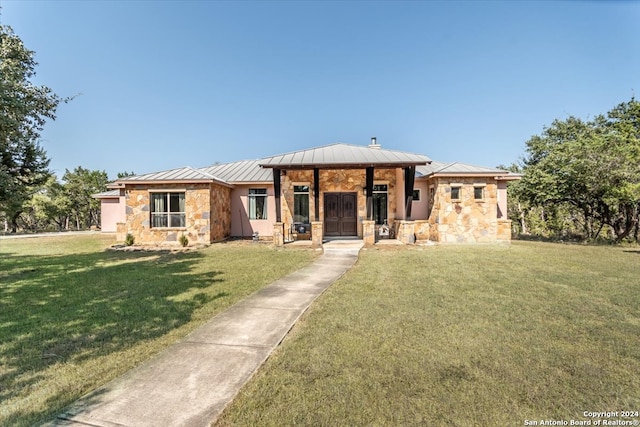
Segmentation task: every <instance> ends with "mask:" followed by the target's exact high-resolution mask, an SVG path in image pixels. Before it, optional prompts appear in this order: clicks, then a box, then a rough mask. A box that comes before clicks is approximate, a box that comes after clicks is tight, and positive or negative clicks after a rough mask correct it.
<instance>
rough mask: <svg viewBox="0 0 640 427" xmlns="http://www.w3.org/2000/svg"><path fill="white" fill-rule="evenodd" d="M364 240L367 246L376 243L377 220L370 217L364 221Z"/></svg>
mask: <svg viewBox="0 0 640 427" xmlns="http://www.w3.org/2000/svg"><path fill="white" fill-rule="evenodd" d="M362 241H363V243H364V244H365V245H367V246H371V245H373V244H375V243H376V223H375V221H372V220H369V219H366V220H364V221H362Z"/></svg>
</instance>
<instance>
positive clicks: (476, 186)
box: [473, 184, 486, 202]
mask: <svg viewBox="0 0 640 427" xmlns="http://www.w3.org/2000/svg"><path fill="white" fill-rule="evenodd" d="M485 188H486V185H485V184H474V185H473V200H475V201H476V202H484V199H485ZM478 190H480V197H477V196H478V194H477V193H476V191H478Z"/></svg>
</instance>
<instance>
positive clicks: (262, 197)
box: [249, 188, 267, 219]
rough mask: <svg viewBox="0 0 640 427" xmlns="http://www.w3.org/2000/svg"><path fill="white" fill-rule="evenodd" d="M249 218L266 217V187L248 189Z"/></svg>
mask: <svg viewBox="0 0 640 427" xmlns="http://www.w3.org/2000/svg"><path fill="white" fill-rule="evenodd" d="M249 219H267V189H266V188H250V189H249Z"/></svg>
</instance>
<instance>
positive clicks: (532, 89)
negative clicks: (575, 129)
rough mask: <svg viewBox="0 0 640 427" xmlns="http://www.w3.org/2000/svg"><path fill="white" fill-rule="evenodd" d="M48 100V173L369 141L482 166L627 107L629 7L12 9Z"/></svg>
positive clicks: (358, 4)
mask: <svg viewBox="0 0 640 427" xmlns="http://www.w3.org/2000/svg"><path fill="white" fill-rule="evenodd" d="M0 6H1V7H2V9H1V11H0V12H1V22H2V24H5V25H10V26H11V27H13V29H14V31H15V32H16V34H17V35H18V36H19V37H20V38H21V39H22V40H23V41H24V42H25V44H26V46H27V47H28V48H29V49H31V50H34V51H35V52H36V60H37V61H38V62H39V66H38V68H37V73H38V74H37V76H36V82H37V83H38V84H45V85H47V86H49V87H51V88H52V89H53V90H54V91H55V92H56V93H58V94H59V95H61V96H73V95H76V94H78V93H81V94H82V95H80V96H78V97H77V98H75V99H74V100H73V101H72V102H70V103H68V104H64V105H61V106H60V107H59V109H58V118H57V120H56V121H55V122H49V123H48V124H47V125H46V128H45V131H44V133H43V141H42V145H43V146H44V148H45V149H46V150H47V152H48V154H49V156H50V157H51V159H52V160H51V168H52V169H53V170H54V171H55V172H56V173H58V175H59V176H61V175H62V174H63V173H64V170H65V168H68V169H73V168H74V167H76V166H83V167H85V168H89V169H99V170H106V171H107V173H108V174H109V176H110V177H115V175H116V173H117V172H120V171H125V170H127V171H135V172H136V173H144V172H151V171H159V170H164V169H171V168H174V167H182V166H193V167H201V166H207V165H210V164H213V163H214V162H223V163H224V162H229V161H235V160H246V159H256V158H261V157H266V156H269V155H274V154H279V153H284V152H289V151H294V150H297V149H304V148H309V147H315V146H321V145H327V144H331V143H335V142H346V143H351V144H363V145H364V144H368V143H369V139H370V137H372V136H376V137H377V138H378V142H379V143H381V144H382V146H383V147H384V148H389V149H396V150H403V151H409V152H417V153H421V154H426V155H428V156H429V157H431V158H432V159H434V160H439V161H461V162H465V163H471V164H477V165H482V166H496V165H498V164H509V163H511V162H514V161H517V160H518V159H519V158H520V157H521V156H522V155H523V154H524V147H525V141H527V140H528V139H529V138H530V137H531V136H532V135H534V134H540V133H541V132H542V130H543V128H544V126H547V125H550V124H551V122H552V121H553V120H554V119H556V118H559V119H565V118H567V117H568V116H570V115H573V116H577V117H581V118H589V117H593V116H594V115H596V114H599V113H606V112H607V111H608V110H610V109H611V108H612V107H614V106H615V105H617V104H619V103H621V102H625V101H628V100H629V99H630V98H631V96H632V94H633V93H634V91H635V93H636V94H637V93H639V92H640V2H637V1H636V2H622V1H621V2H608V1H607V2H605V1H602V2H597V1H591V2H578V1H565V2H551V1H543V2H525V1H517V2H506V1H504V2H500V1H494V2H482V1H474V2H462V1H453V2H436V1H424V2H418V1H413V2H382V1H379V2H368V1H351V2H350V1H322V2H311V1H304V2H294V1H282V2H271V1H259V2H250V1H245V2H221V1H220V2H214V1H191V2H190V1H153V2H152V1H84V2H81V1H16V0H0Z"/></svg>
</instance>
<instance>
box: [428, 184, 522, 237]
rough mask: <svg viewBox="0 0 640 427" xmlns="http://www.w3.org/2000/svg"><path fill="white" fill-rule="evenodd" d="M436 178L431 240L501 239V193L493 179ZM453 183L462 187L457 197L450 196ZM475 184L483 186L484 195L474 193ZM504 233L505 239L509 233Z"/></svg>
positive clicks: (431, 215) (430, 218)
mask: <svg viewBox="0 0 640 427" xmlns="http://www.w3.org/2000/svg"><path fill="white" fill-rule="evenodd" d="M435 181H436V182H435V197H434V203H433V207H432V209H431V214H430V216H429V224H430V231H429V236H430V240H433V241H437V242H441V243H491V242H496V241H498V219H497V214H498V212H497V209H498V207H497V206H498V193H497V183H496V181H495V180H494V179H492V178H484V179H478V178H451V177H446V178H445V177H443V178H437V179H436V180H435ZM452 187H458V188H459V197H458V198H457V199H452V197H451V193H452ZM476 188H482V193H483V197H482V198H481V199H476V198H475V197H474V193H475V191H476ZM510 236H511V235H510V234H509V240H510ZM501 237H502V239H505V237H506V236H504V235H503V236H501ZM502 239H501V240H502Z"/></svg>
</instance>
